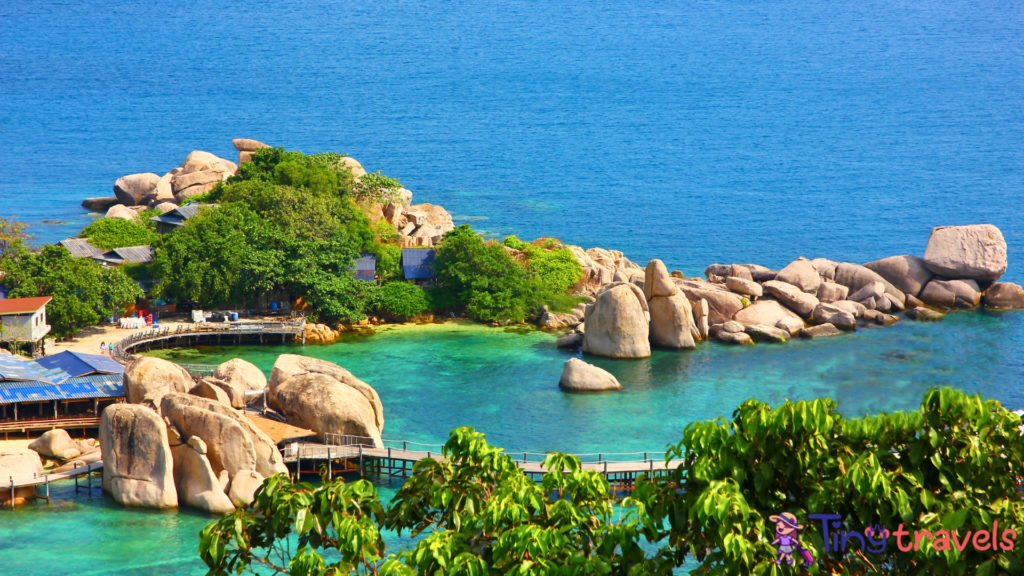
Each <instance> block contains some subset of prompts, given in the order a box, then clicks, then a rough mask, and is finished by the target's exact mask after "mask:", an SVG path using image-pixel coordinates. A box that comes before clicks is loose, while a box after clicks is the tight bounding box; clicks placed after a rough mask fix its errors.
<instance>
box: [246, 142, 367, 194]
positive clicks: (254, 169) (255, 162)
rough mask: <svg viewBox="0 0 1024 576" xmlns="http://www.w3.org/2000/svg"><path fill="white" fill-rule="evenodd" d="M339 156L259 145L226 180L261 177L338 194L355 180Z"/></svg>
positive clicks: (273, 182)
mask: <svg viewBox="0 0 1024 576" xmlns="http://www.w3.org/2000/svg"><path fill="white" fill-rule="evenodd" d="M343 158H344V155H342V154H334V153H331V152H325V153H321V154H314V155H312V156H306V155H304V154H303V153H302V152H297V151H290V152H286V151H285V150H284V148H263V149H260V150H257V151H255V152H253V154H252V160H251V161H250V162H243V163H242V164H241V165H240V166H239V167H238V171H237V172H236V173H235V175H234V176H232V177H231V178H229V179H228V182H230V183H235V182H244V181H247V180H262V181H265V182H270V183H272V184H279V185H283V186H294V187H297V188H307V189H310V190H314V191H316V192H323V193H330V194H336V195H339V196H342V195H345V194H346V193H348V192H350V191H351V190H352V187H353V186H354V184H355V178H354V177H353V175H352V170H351V169H349V168H348V167H347V166H346V165H345V162H344V160H343Z"/></svg>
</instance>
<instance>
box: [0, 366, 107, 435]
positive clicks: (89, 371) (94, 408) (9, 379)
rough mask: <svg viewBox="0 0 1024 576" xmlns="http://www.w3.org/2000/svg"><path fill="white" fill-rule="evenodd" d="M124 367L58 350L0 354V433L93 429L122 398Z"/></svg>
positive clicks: (26, 433)
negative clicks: (29, 356)
mask: <svg viewBox="0 0 1024 576" xmlns="http://www.w3.org/2000/svg"><path fill="white" fill-rule="evenodd" d="M123 373H124V366H122V365H120V364H118V363H117V362H114V361H113V360H111V359H110V358H107V357H105V356H97V355H95V354H83V353H81V352H70V351H69V352H61V353H59V354H54V355H53V356H46V357H43V358H40V359H38V360H25V359H17V358H16V357H14V356H9V355H0V432H2V433H3V434H4V438H8V437H9V436H10V434H11V433H14V434H25V435H26V436H28V435H31V433H32V431H45V430H51V429H53V428H72V429H79V428H80V429H82V431H83V434H85V433H86V432H85V431H86V430H87V429H90V428H97V427H98V426H99V423H100V414H102V412H103V409H104V408H106V407H107V406H109V405H111V404H114V403H117V402H123V401H124V384H123V378H124V374H123Z"/></svg>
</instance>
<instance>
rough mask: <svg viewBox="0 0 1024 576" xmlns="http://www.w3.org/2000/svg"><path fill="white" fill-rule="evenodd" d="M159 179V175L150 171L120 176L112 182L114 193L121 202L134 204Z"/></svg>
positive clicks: (126, 204)
mask: <svg viewBox="0 0 1024 576" xmlns="http://www.w3.org/2000/svg"><path fill="white" fill-rule="evenodd" d="M159 181H160V176H158V175H156V174H153V173H152V172H143V173H141V174H129V175H127V176H122V177H120V178H118V179H117V181H116V182H114V195H115V196H117V199H118V201H119V202H121V204H124V205H125V206H136V205H138V204H139V201H140V200H142V197H143V196H145V195H146V194H149V191H150V190H152V189H153V187H154V186H156V184H157V182H159Z"/></svg>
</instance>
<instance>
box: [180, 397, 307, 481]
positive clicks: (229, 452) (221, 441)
mask: <svg viewBox="0 0 1024 576" xmlns="http://www.w3.org/2000/svg"><path fill="white" fill-rule="evenodd" d="M161 404H162V411H163V413H164V415H165V417H166V418H167V419H168V420H169V421H170V423H171V425H172V426H173V427H174V429H176V430H178V431H179V433H180V434H181V435H182V437H183V439H184V440H188V439H189V438H190V437H192V436H197V437H199V438H201V439H202V440H203V442H205V444H206V446H207V448H208V449H210V450H212V451H213V455H212V456H209V457H210V458H211V462H213V463H214V465H213V467H214V469H215V470H216V472H217V473H218V474H220V471H221V470H228V471H229V474H231V475H233V474H236V473H237V472H238V471H239V470H254V471H255V472H258V473H259V474H260V475H262V476H264V477H270V476H273V475H274V474H279V473H282V472H287V468H285V466H284V459H283V458H282V457H281V453H280V451H278V449H277V446H276V445H275V444H274V441H273V440H271V439H270V438H269V437H268V436H267V435H266V434H264V433H263V432H262V431H261V430H260V429H259V428H257V427H256V425H255V424H253V423H252V421H251V420H249V419H248V418H246V417H245V416H240V415H239V414H238V413H236V412H235V411H234V410H232V409H231V408H230V407H228V406H226V405H224V404H221V403H220V402H216V401H213V400H209V399H206V398H200V397H198V396H192V395H189V394H178V393H171V394H167V395H166V396H164V397H163V399H162V401H161ZM211 414H212V416H211ZM214 416H219V417H220V418H216V417H214ZM186 418H189V419H194V420H195V421H190V422H184V419H186ZM224 419H227V420H230V421H231V422H233V423H234V425H232V424H231V423H230V422H227V421H226V420H224ZM179 422H181V423H182V424H181V425H179ZM236 427H237V428H236ZM238 429H241V430H242V431H243V432H244V433H245V437H243V436H241V435H239V434H238ZM250 455H251V456H250ZM250 461H251V462H253V465H252V466H250V465H249V464H248V463H249V462H250Z"/></svg>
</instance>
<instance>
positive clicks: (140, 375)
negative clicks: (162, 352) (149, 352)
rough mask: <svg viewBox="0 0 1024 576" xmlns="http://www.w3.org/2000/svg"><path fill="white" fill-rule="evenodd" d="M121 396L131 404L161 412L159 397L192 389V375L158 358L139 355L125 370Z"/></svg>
mask: <svg viewBox="0 0 1024 576" xmlns="http://www.w3.org/2000/svg"><path fill="white" fill-rule="evenodd" d="M123 382H124V395H125V399H127V400H128V402H129V403H130V404H146V405H147V406H149V407H151V408H153V409H154V410H158V411H159V410H160V398H162V397H163V395H164V394H167V393H170V392H181V393H185V392H188V391H189V390H191V389H192V386H193V384H194V383H193V381H192V376H191V375H189V373H188V371H186V370H185V369H184V368H182V367H181V366H178V365H177V364H175V363H173V362H168V361H167V360H163V359H161V358H152V357H149V356H138V357H136V358H134V359H132V360H130V361H129V362H128V364H126V365H125V367H124V376H123Z"/></svg>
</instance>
